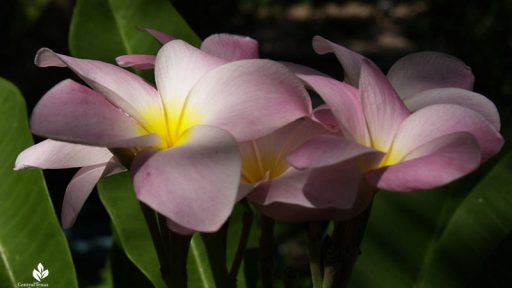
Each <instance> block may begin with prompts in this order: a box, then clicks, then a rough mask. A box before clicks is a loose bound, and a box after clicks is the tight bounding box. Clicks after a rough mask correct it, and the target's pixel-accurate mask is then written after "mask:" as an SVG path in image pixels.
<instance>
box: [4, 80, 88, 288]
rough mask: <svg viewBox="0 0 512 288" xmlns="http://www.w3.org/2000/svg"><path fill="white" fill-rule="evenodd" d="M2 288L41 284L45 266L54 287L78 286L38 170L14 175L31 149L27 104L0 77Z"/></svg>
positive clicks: (44, 280) (17, 172)
mask: <svg viewBox="0 0 512 288" xmlns="http://www.w3.org/2000/svg"><path fill="white" fill-rule="evenodd" d="M0 134H1V135H2V137H1V138H0V286H1V287H17V284H18V283H33V282H37V281H36V280H35V279H34V278H33V277H32V270H33V269H36V266H37V265H38V264H39V263H41V264H42V265H43V266H44V268H45V269H47V270H48V272H49V273H48V276H47V277H46V278H44V279H42V280H41V283H47V284H48V286H49V287H77V286H78V284H77V280H76V276H75V269H74V266H73V262H72V260H71V255H70V252H69V248H68V246H67V242H66V238H65V237H64V234H63V233H62V229H61V228H60V225H59V223H58V220H57V217H56V215H55V212H54V208H53V206H52V203H51V201H50V198H49V195H48V192H47V190H46V185H45V183H44V179H43V175H42V173H41V171H39V170H31V171H13V167H14V161H15V159H16V156H17V155H18V154H19V153H20V152H21V151H22V150H23V149H25V148H27V147H28V146H30V145H31V144H32V143H33V142H32V138H31V136H30V132H29V130H28V123H27V113H26V108H25V103H24V100H23V98H22V96H21V94H20V92H19V91H18V89H17V88H16V87H15V86H14V85H13V84H11V83H9V82H8V81H6V80H4V79H1V78H0Z"/></svg>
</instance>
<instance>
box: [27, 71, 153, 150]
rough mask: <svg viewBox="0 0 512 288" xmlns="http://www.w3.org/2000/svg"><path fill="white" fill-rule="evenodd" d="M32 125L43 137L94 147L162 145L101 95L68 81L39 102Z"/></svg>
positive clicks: (53, 89)
mask: <svg viewBox="0 0 512 288" xmlns="http://www.w3.org/2000/svg"><path fill="white" fill-rule="evenodd" d="M30 125H31V129H32V132H33V133H34V134H37V135H40V136H43V137H47V138H52V139H57V140H62V141H66V142H75V143H80V144H88V145H95V146H104V147H136V146H151V145H153V144H155V143H158V142H159V137H158V135H155V134H147V132H145V130H144V129H143V128H142V127H141V126H140V125H139V124H138V123H137V122H136V121H135V120H133V119H132V118H130V117H128V116H127V115H125V114H124V113H123V112H121V111H120V110H119V109H117V108H116V107H114V106H113V105H112V104H110V103H109V102H108V101H107V100H106V99H105V98H104V97H103V96H102V95H100V94H98V93H96V92H95V91H93V90H91V89H89V88H88V87H86V86H84V85H81V84H78V83H77V82H75V81H73V80H69V79H68V80H64V81H62V82H60V83H59V84H57V85H56V86H54V87H53V88H52V89H51V90H50V91H48V92H47V93H46V94H45V95H44V96H43V98H42V99H41V100H40V101H39V103H37V105H36V107H35V108H34V110H33V112H32V117H31V121H30ZM144 134H146V135H144Z"/></svg>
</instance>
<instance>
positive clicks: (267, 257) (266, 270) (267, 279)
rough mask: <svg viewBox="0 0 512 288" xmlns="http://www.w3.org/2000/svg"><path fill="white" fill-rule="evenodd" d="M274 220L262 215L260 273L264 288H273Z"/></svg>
mask: <svg viewBox="0 0 512 288" xmlns="http://www.w3.org/2000/svg"><path fill="white" fill-rule="evenodd" d="M273 249H274V220H272V219H270V218H268V217H267V216H265V215H261V238H260V273H261V282H262V286H263V288H272V287H273V281H272V280H273V270H274V261H273V260H274V259H273V257H274V254H273Z"/></svg>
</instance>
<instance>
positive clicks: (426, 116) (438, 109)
mask: <svg viewBox="0 0 512 288" xmlns="http://www.w3.org/2000/svg"><path fill="white" fill-rule="evenodd" d="M456 132H468V133H470V134H472V135H473V137H475V139H476V141H477V143H478V144H479V146H480V151H481V155H482V161H485V160H487V159H489V158H490V157H491V156H492V155H494V154H496V153H497V152H498V151H499V150H500V149H501V146H502V145H503V137H502V136H501V135H500V134H499V133H498V131H496V129H495V128H494V127H493V126H492V125H491V124H490V123H489V122H488V121H487V120H486V119H485V118H483V117H482V116H481V115H480V114H478V113H476V112H474V111H473V110H470V109H468V108H465V107H462V106H458V105H452V104H438V105H431V106H428V107H425V108H423V109H421V110H418V111H417V112H415V113H413V114H412V115H411V116H410V117H409V118H407V119H406V120H405V121H404V122H403V124H402V125H401V126H400V129H399V130H398V132H397V134H396V137H395V140H394V143H393V148H392V151H391V153H393V154H394V155H396V156H395V157H397V159H403V158H404V157H405V156H406V155H407V154H409V153H410V152H411V151H413V150H414V149H416V148H418V147H420V146H422V145H424V144H425V143H427V142H429V141H431V140H434V139H435V138H438V137H440V136H443V135H447V134H451V133H456Z"/></svg>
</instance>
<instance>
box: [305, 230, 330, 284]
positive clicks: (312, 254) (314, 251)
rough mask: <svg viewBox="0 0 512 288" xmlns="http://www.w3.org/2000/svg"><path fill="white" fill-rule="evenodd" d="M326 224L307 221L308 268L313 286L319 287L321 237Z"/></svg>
mask: <svg viewBox="0 0 512 288" xmlns="http://www.w3.org/2000/svg"><path fill="white" fill-rule="evenodd" d="M325 227H326V225H325V224H324V223H321V222H311V223H309V231H308V232H309V233H308V248H309V269H310V271H311V281H312V282H313V288H321V287H322V281H323V277H322V274H323V271H322V269H323V267H322V238H323V235H324V232H325Z"/></svg>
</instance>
